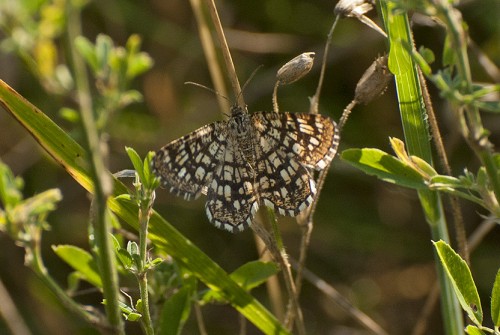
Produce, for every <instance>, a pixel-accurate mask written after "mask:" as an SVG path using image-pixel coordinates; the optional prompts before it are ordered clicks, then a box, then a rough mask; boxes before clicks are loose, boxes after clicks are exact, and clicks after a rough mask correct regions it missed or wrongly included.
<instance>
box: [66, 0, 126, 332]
mask: <svg viewBox="0 0 500 335" xmlns="http://www.w3.org/2000/svg"><path fill="white" fill-rule="evenodd" d="M67 8H68V15H67V17H68V32H67V34H68V42H69V46H70V55H71V61H72V63H73V71H74V79H75V85H76V89H77V94H78V103H79V105H80V112H81V119H82V126H83V129H84V132H85V139H86V142H87V143H86V144H87V148H88V153H89V161H90V162H89V163H90V174H91V177H92V180H93V193H94V199H93V201H92V203H93V206H92V208H91V214H92V215H93V220H92V222H93V225H94V232H95V245H96V247H97V249H98V257H97V260H98V264H99V269H100V272H101V278H102V283H103V294H104V298H105V299H106V305H105V308H106V315H107V317H108V321H109V323H110V325H111V327H112V328H113V329H114V333H116V334H124V328H123V321H122V317H121V311H120V308H119V304H118V302H119V301H118V300H119V292H118V275H117V272H116V266H115V258H114V254H113V251H112V248H111V245H112V244H111V240H110V233H111V227H110V222H109V218H108V215H107V205H106V202H107V199H108V197H109V195H110V194H111V192H112V184H111V177H110V175H109V172H108V171H107V170H106V168H105V164H104V158H103V152H102V151H103V150H102V149H103V147H104V146H105V143H103V142H102V141H100V139H99V134H98V130H97V127H96V122H95V119H94V111H93V108H92V99H91V96H90V88H89V82H88V77H87V73H86V69H85V64H84V62H83V59H82V58H81V57H80V56H79V55H78V54H77V51H76V47H75V45H74V44H73V43H74V40H75V38H76V37H78V36H80V35H81V20H80V11H79V10H78V9H77V8H76V7H73V6H72V5H71V4H68V7H67Z"/></svg>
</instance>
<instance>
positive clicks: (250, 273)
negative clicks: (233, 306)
mask: <svg viewBox="0 0 500 335" xmlns="http://www.w3.org/2000/svg"><path fill="white" fill-rule="evenodd" d="M278 272H279V268H278V267H277V266H276V264H274V263H272V262H262V261H252V262H248V263H246V264H243V265H242V266H240V267H239V268H238V269H236V270H235V271H234V272H233V273H231V274H230V275H229V276H230V277H231V279H233V280H234V281H235V282H236V283H238V285H240V286H241V287H243V289H245V290H247V291H250V290H251V289H253V288H254V287H257V286H259V285H260V284H262V283H263V282H265V281H266V280H267V279H268V278H269V277H271V276H273V275H275V274H276V273H278ZM201 302H202V303H204V304H205V303H227V300H226V299H224V298H223V297H222V296H221V294H220V293H219V292H218V291H217V290H207V291H206V292H205V293H204V294H203V296H202V298H201Z"/></svg>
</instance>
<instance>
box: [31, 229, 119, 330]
mask: <svg viewBox="0 0 500 335" xmlns="http://www.w3.org/2000/svg"><path fill="white" fill-rule="evenodd" d="M29 235H30V236H31V241H30V244H29V246H28V247H27V248H26V263H27V265H28V266H29V267H30V268H31V269H32V270H33V271H34V272H35V273H36V274H37V275H38V277H39V278H40V280H41V281H42V282H43V283H44V284H45V285H46V286H47V287H48V288H49V289H50V290H51V291H52V292H53V293H54V294H55V295H56V296H57V298H58V299H59V301H60V302H61V303H62V304H63V305H64V306H65V307H66V308H67V309H68V310H70V311H71V312H73V313H75V314H76V315H78V316H79V317H80V318H82V319H83V320H85V321H86V322H88V323H89V324H91V325H93V326H95V327H96V328H98V329H100V330H101V331H102V332H103V333H110V332H111V327H110V325H109V323H108V322H107V321H106V319H104V317H103V315H100V313H99V312H98V311H97V310H92V312H89V310H88V307H86V308H87V310H86V309H84V308H83V306H82V305H80V304H78V303H76V302H75V301H74V300H73V299H72V298H71V297H70V296H68V294H67V293H66V292H65V291H64V290H63V289H62V288H61V287H60V286H59V285H58V284H57V283H56V282H55V281H54V279H52V277H51V276H50V275H49V272H48V270H47V268H46V267H45V265H44V263H43V258H42V252H41V230H40V229H39V228H38V227H35V228H33V229H31V231H30V234H29Z"/></svg>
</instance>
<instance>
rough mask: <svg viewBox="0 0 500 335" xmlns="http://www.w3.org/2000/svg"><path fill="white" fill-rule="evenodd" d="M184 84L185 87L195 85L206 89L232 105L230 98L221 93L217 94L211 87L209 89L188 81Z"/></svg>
mask: <svg viewBox="0 0 500 335" xmlns="http://www.w3.org/2000/svg"><path fill="white" fill-rule="evenodd" d="M184 84H185V85H194V86H197V87H200V88H204V89H206V90H208V91H210V92H212V93H213V94H215V95H217V96H219V97H221V98H224V99H226V101H228V102H229V103H230V104H232V102H231V100H230V99H229V98H228V97H226V96H225V95H222V94H220V93H219V92H217V91H216V90H214V89H212V88H210V87H207V86H205V85H202V84H198V83H195V82H192V81H186V82H185V83H184Z"/></svg>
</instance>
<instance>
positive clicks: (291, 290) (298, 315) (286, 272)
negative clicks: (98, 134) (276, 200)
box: [251, 207, 306, 335]
mask: <svg viewBox="0 0 500 335" xmlns="http://www.w3.org/2000/svg"><path fill="white" fill-rule="evenodd" d="M266 213H267V219H268V221H269V222H270V223H271V225H272V226H273V227H272V230H273V234H269V233H268V232H267V231H266V230H265V229H264V228H263V227H262V226H261V225H259V224H258V223H255V224H253V225H252V226H251V227H252V229H253V231H254V232H255V233H256V234H257V235H258V236H259V237H260V238H261V239H262V241H263V242H264V244H265V245H266V247H267V249H268V250H269V252H270V253H271V255H272V257H273V258H274V260H275V261H276V262H278V264H279V265H280V268H281V270H282V273H283V280H284V282H285V286H286V289H287V292H288V310H287V316H286V318H285V326H286V327H287V328H288V329H291V328H292V324H293V322H294V321H295V325H296V326H297V333H298V334H299V335H305V334H306V329H305V325H304V318H303V315H302V310H301V309H300V305H299V302H298V297H297V291H296V289H295V283H294V280H293V276H292V271H291V266H290V263H289V262H288V255H287V253H286V250H285V247H284V246H283V241H282V239H281V235H280V232H279V228H278V226H277V221H276V217H275V215H274V211H273V210H272V209H270V208H267V207H266Z"/></svg>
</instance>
